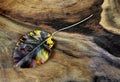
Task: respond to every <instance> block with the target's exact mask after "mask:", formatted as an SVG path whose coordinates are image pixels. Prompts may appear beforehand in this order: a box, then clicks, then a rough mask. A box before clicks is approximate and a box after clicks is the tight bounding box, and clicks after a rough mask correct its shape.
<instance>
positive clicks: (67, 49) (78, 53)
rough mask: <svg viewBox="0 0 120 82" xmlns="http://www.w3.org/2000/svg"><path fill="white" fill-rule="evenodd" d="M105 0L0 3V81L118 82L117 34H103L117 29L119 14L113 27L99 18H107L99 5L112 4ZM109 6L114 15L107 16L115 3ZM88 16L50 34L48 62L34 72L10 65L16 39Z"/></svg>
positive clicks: (119, 52) (13, 0)
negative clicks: (52, 40)
mask: <svg viewBox="0 0 120 82" xmlns="http://www.w3.org/2000/svg"><path fill="white" fill-rule="evenodd" d="M105 1H106V2H104V4H103V5H102V2H103V0H91V1H90V0H61V1H60V0H52V1H51V0H29V1H28V0H0V14H1V15H0V82H100V81H101V82H105V81H107V82H112V81H116V82H119V81H120V62H119V61H120V58H119V57H120V44H119V43H120V41H119V40H120V36H119V35H116V34H119V31H114V33H116V34H114V33H113V31H111V30H109V28H110V27H112V30H114V28H115V29H116V28H118V29H119V20H118V19H119V15H117V17H118V19H115V20H114V21H115V22H116V26H115V25H114V24H112V23H108V22H110V21H111V20H112V19H109V20H105V18H107V17H109V16H111V14H110V15H108V14H109V12H107V11H106V5H105V4H108V2H111V3H112V0H105ZM107 1H108V2H107ZM117 2H118V3H117ZM39 4H40V5H39ZM112 4H114V3H112ZM112 4H110V6H109V8H111V7H113V5H112ZM101 5H102V8H103V12H102V14H101V11H102V8H101ZM114 5H115V6H117V7H116V8H117V9H118V11H117V12H114V11H111V12H114V13H116V14H117V13H118V14H119V8H118V7H119V0H115V4H114ZM117 9H116V10H117ZM105 13H108V14H107V15H106V14H105ZM90 14H94V16H93V17H92V18H91V19H90V20H88V21H86V22H84V23H83V24H81V25H77V26H75V27H74V28H71V29H69V30H65V31H62V32H60V33H58V34H56V35H55V36H54V40H55V42H56V44H55V47H54V48H53V53H52V54H53V56H52V57H51V58H50V60H48V62H46V63H45V64H42V65H41V66H37V67H36V68H29V69H21V68H16V67H14V64H13V58H12V55H13V51H14V48H15V43H16V42H17V41H18V39H19V38H20V37H21V36H22V35H24V34H26V33H27V32H29V31H32V30H34V29H42V30H45V31H48V32H50V33H52V32H54V31H55V30H57V29H59V28H63V27H65V26H68V25H70V24H73V23H75V22H77V21H79V20H81V19H83V18H84V17H87V16H88V15H90ZM112 15H113V14H112ZM115 16H116V15H115ZM100 17H102V18H100ZM99 22H100V24H101V25H102V26H101V25H100V24H99ZM103 26H104V27H103ZM104 28H105V29H107V28H108V29H107V30H108V31H109V32H108V31H107V30H105V29H104Z"/></svg>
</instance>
